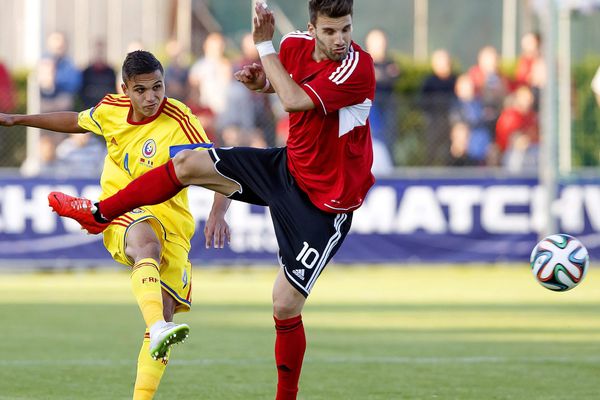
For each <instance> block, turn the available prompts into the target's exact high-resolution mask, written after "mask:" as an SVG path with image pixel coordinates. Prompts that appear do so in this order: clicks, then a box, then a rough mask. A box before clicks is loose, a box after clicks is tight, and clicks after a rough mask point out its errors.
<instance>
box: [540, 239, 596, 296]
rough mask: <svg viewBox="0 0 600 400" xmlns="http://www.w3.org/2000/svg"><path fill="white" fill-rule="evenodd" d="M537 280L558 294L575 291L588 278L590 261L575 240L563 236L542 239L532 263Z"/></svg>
mask: <svg viewBox="0 0 600 400" xmlns="http://www.w3.org/2000/svg"><path fill="white" fill-rule="evenodd" d="M529 261H530V263H531V271H532V272H533V276H535V279H536V280H537V281H538V282H539V283H540V285H542V286H543V287H545V288H547V289H550V290H554V291H556V292H564V291H567V290H569V289H573V288H574V287H575V286H577V285H578V284H579V282H581V281H582V280H583V278H584V277H585V273H586V272H587V269H588V265H589V262H590V257H589V256H588V251H587V249H586V248H585V246H584V245H583V244H581V242H580V241H579V240H577V239H575V238H574V237H573V236H570V235H566V234H564V233H559V234H556V235H551V236H548V237H546V238H544V239H542V240H541V241H540V242H539V243H538V244H537V245H536V246H535V247H534V249H533V251H532V252H531V257H530V259H529Z"/></svg>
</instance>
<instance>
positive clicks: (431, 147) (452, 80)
mask: <svg viewBox="0 0 600 400" xmlns="http://www.w3.org/2000/svg"><path fill="white" fill-rule="evenodd" d="M431 68H432V74H430V75H428V76H427V77H426V78H425V80H424V81H423V86H422V87H421V93H420V99H419V103H420V105H421V107H422V108H423V111H424V113H425V118H426V124H427V125H426V127H425V144H426V162H427V163H428V164H430V165H446V164H448V162H449V159H448V149H449V148H450V122H449V112H450V107H451V106H452V104H453V103H454V100H455V95H454V86H455V84H456V75H455V74H454V73H453V72H452V59H451V58H450V54H449V53H448V52H447V51H446V50H443V49H440V50H436V51H434V52H433V54H432V55H431Z"/></svg>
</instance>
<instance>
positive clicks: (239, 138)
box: [221, 125, 267, 148]
mask: <svg viewBox="0 0 600 400" xmlns="http://www.w3.org/2000/svg"><path fill="white" fill-rule="evenodd" d="M221 140H222V145H223V146H224V147H244V146H247V147H260V148H265V147H267V143H266V141H265V140H264V133H263V132H262V131H261V130H260V129H258V128H243V127H240V126H238V125H228V126H226V127H224V128H223V130H222V133H221Z"/></svg>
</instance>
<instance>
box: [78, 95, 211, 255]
mask: <svg viewBox="0 0 600 400" xmlns="http://www.w3.org/2000/svg"><path fill="white" fill-rule="evenodd" d="M131 114H132V109H131V101H130V100H129V97H127V96H125V95H107V96H105V97H104V98H103V99H102V101H100V103H98V104H97V105H96V106H95V107H93V108H90V109H88V110H85V111H82V112H80V113H79V116H78V124H79V126H80V127H81V128H83V129H86V130H88V131H90V132H93V133H95V134H97V135H100V136H103V137H104V139H105V140H106V147H107V150H108V154H107V155H106V158H105V160H104V169H103V171H102V177H101V178H100V186H101V187H102V195H101V197H100V199H104V198H106V197H109V196H111V195H113V194H115V193H116V192H117V191H119V190H120V189H122V188H123V187H125V186H126V185H127V184H128V183H129V182H131V181H132V180H133V179H135V178H137V177H139V176H140V175H143V174H144V173H146V172H147V171H149V170H150V169H152V168H154V167H158V166H160V165H162V164H164V163H166V162H167V161H168V160H169V158H171V157H172V156H173V155H174V154H175V153H176V151H178V150H180V149H182V148H198V147H200V148H201V147H206V148H208V147H211V146H212V144H210V140H209V139H208V137H207V136H206V133H205V132H204V129H203V128H202V126H201V125H200V122H199V121H198V119H197V118H196V117H195V116H194V115H193V114H192V113H191V111H190V109H189V108H188V107H187V106H186V105H184V104H183V103H181V102H180V101H177V100H174V99H170V98H167V97H165V98H164V99H163V101H162V103H161V105H160V108H159V110H158V111H157V112H156V114H155V115H154V116H153V117H152V118H150V119H147V120H145V121H142V122H134V121H132V119H131ZM146 208H147V209H148V210H149V211H150V212H151V213H152V214H153V215H154V216H155V217H156V218H157V219H158V220H159V222H160V223H161V224H162V226H163V228H164V230H165V234H166V239H167V240H170V241H173V242H175V243H178V244H180V245H182V246H184V248H185V249H187V250H188V251H189V250H190V240H191V238H192V236H193V234H194V229H195V222H194V219H193V217H192V214H191V213H190V210H189V205H188V198H187V188H186V189H184V190H182V191H181V192H179V193H178V194H177V195H176V196H175V197H173V198H171V199H170V200H167V201H166V202H164V203H162V204H157V205H153V206H148V207H146Z"/></svg>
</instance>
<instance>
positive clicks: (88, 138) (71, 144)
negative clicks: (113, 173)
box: [55, 133, 106, 178]
mask: <svg viewBox="0 0 600 400" xmlns="http://www.w3.org/2000/svg"><path fill="white" fill-rule="evenodd" d="M105 156H106V147H105V146H104V145H103V144H102V143H101V142H100V141H98V140H95V139H93V138H92V134H91V133H85V134H78V135H69V136H68V137H67V138H66V139H65V140H63V141H62V142H61V143H60V144H59V145H58V147H57V148H56V162H55V163H56V166H55V168H56V171H55V173H56V174H57V175H58V176H68V177H78V178H92V177H97V176H98V175H100V174H101V173H102V168H103V165H104V157H105Z"/></svg>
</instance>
